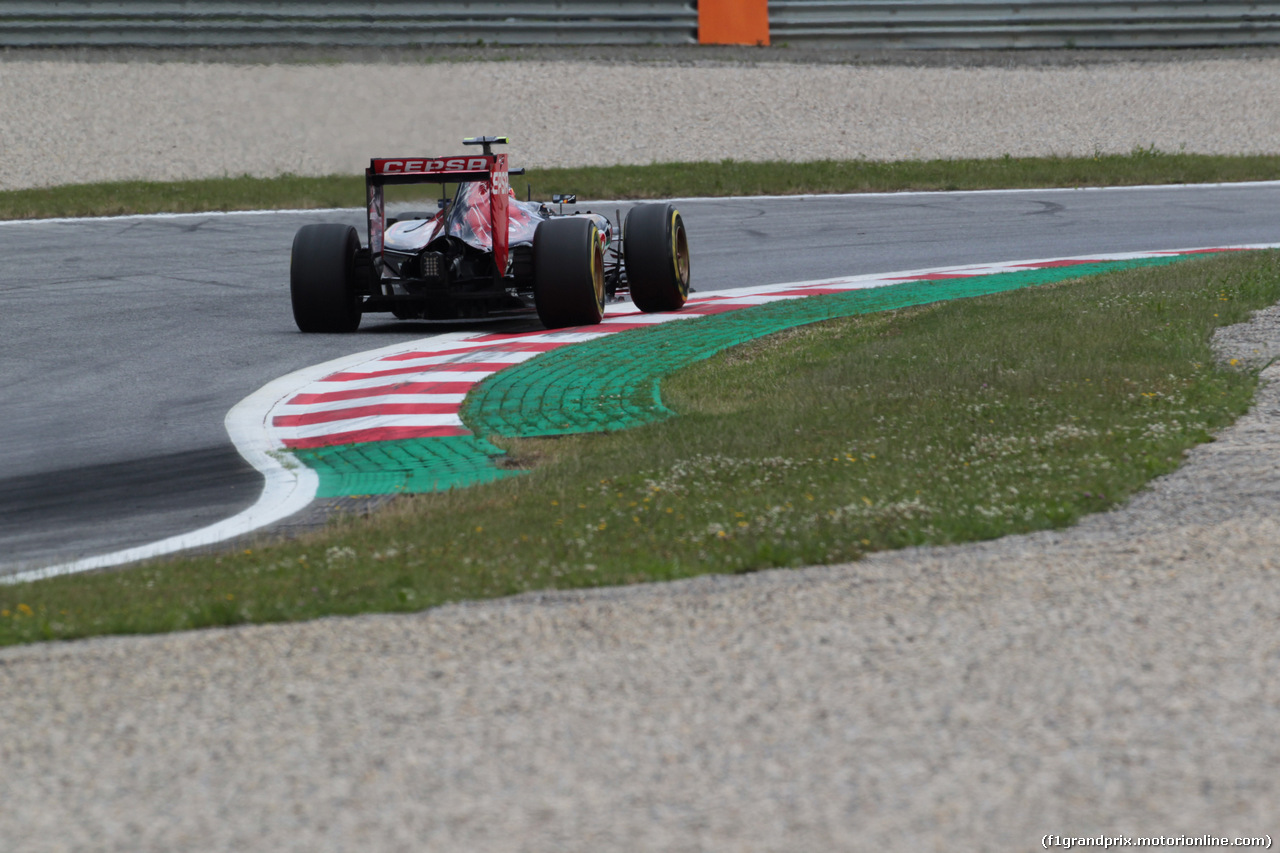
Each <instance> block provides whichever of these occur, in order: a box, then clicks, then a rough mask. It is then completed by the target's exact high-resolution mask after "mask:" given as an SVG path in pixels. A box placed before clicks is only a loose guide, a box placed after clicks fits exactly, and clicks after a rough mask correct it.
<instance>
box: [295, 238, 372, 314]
mask: <svg viewBox="0 0 1280 853" xmlns="http://www.w3.org/2000/svg"><path fill="white" fill-rule="evenodd" d="M359 249H360V237H359V236H358V235H357V234H356V229H354V228H352V227H351V226H350V225H304V226H302V227H301V228H299V229H298V233H297V236H295V237H294V238H293V254H292V259H291V261H290V263H289V295H290V297H291V299H292V301H293V320H294V322H295V323H297V324H298V328H299V329H301V330H302V331H304V332H354V331H355V330H356V329H358V328H359V327H360V313H361V312H360V293H359V291H357V290H356V287H355V257H356V252H357V251H359Z"/></svg>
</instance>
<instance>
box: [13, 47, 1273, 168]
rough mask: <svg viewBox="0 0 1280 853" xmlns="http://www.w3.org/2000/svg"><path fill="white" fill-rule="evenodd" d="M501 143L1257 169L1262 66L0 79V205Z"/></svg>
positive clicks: (529, 68) (451, 68) (446, 68)
mask: <svg viewBox="0 0 1280 853" xmlns="http://www.w3.org/2000/svg"><path fill="white" fill-rule="evenodd" d="M480 133H507V134H510V135H511V136H512V138H513V140H514V142H513V146H512V154H513V156H514V158H515V160H516V162H517V164H522V165H525V166H574V165H593V164H594V165H607V164H613V163H649V162H653V161H690V160H719V159H721V158H724V157H734V158H736V159H741V160H770V159H785V160H815V159H822V158H858V157H863V158H868V159H873V160H878V159H901V158H904V157H911V158H934V157H985V156H991V155H1000V154H1006V153H1007V154H1012V155H1049V154H1064V155H1066V154H1071V155H1089V154H1092V153H1094V152H1095V151H1100V152H1127V151H1130V150H1132V149H1133V148H1135V147H1149V146H1155V147H1156V148H1159V149H1161V150H1165V151H1179V150H1184V149H1185V150H1187V151H1192V152H1203V153H1221V154H1240V153H1271V152H1275V151H1276V150H1277V143H1276V140H1277V139H1280V58H1277V57H1275V56H1271V55H1268V56H1264V57H1262V58H1256V59H1220V60H1207V59H1201V60H1191V61H1183V62H1167V61H1166V62H1160V61H1145V62H1143V61H1115V62H1108V63H1098V64H1086V65H1065V66H1044V65H1027V64H1021V65H1016V66H992V65H972V66H964V67H948V66H934V65H929V66H920V67H912V66H906V65H875V66H862V65H843V64H836V63H832V62H827V63H817V64H797V63H788V62H783V61H773V62H756V63H750V64H727V63H723V62H720V63H716V62H704V63H701V64H690V63H682V62H676V61H659V60H654V61H649V62H643V63H630V64H622V63H599V62H596V63H591V62H584V61H552V60H548V59H534V60H525V59H513V60H511V61H506V62H478V63H465V62H464V63H458V62H438V63H431V64H414V63H407V62H402V63H396V64H385V65H382V64H368V63H348V64H338V65H319V64H301V63H295V64H276V65H249V64H225V63H192V62H187V63H182V62H167V63H130V62H120V61H111V60H104V61H92V62H89V61H86V62H65V61H49V60H42V59H31V60H28V61H10V62H0V189H12V188H19V187H32V186H44V185H50V184H58V183H80V182H88V181H101V180H124V179H137V178H154V179H158V180H171V179H178V178H185V177H217V176H221V175H239V174H251V175H275V174H279V173H281V172H294V173H297V174H327V173H346V174H356V173H359V172H360V171H361V170H362V169H363V168H364V166H365V165H366V164H367V163H368V158H369V157H370V156H371V154H379V155H383V154H387V155H389V154H390V153H392V152H406V153H428V154H430V153H440V152H449V151H454V150H456V149H457V148H458V144H459V141H460V139H461V138H462V137H464V136H473V135H476V134H480Z"/></svg>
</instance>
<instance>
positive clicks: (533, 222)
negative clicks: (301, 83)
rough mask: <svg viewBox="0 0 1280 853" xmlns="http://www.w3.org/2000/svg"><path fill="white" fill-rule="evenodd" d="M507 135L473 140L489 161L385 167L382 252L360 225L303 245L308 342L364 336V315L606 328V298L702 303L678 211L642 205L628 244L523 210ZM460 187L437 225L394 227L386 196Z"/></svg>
mask: <svg viewBox="0 0 1280 853" xmlns="http://www.w3.org/2000/svg"><path fill="white" fill-rule="evenodd" d="M506 142H507V139H506V137H501V136H482V137H479V138H476V139H467V140H464V141H463V144H464V145H475V146H481V150H482V152H483V153H480V154H468V155H461V156H456V157H399V158H393V157H386V158H375V159H374V160H372V161H371V162H370V164H369V168H368V169H366V170H365V189H366V197H367V202H368V215H369V241H368V245H367V246H361V245H360V237H359V235H358V234H357V233H356V229H355V228H353V227H351V226H350V225H340V224H339V225H333V224H325V225H305V226H303V227H302V228H301V229H299V230H298V233H297V236H295V237H294V240H293V256H292V261H291V266H290V273H289V283H290V293H291V296H292V300H293V317H294V320H295V321H296V322H297V324H298V328H299V329H301V330H302V331H304V332H353V331H355V330H356V328H358V327H359V325H360V317H361V315H363V314H367V313H372V312H375V311H388V312H390V313H392V314H393V315H395V316H396V317H398V318H400V319H402V320H408V319H425V320H446V321H448V320H454V321H456V320H462V319H469V318H477V317H503V316H511V315H518V314H528V313H532V312H534V311H536V312H537V314H538V317H539V318H540V319H541V320H542V322H543V324H544V325H545V326H546V327H547V328H560V327H563V326H584V325H591V324H594V323H598V322H600V320H601V318H602V317H603V315H604V305H605V301H606V299H608V298H610V297H615V296H619V295H622V294H624V293H629V295H630V297H631V299H632V301H633V302H634V303H635V305H636V307H637V308H639V309H640V310H641V311H671V310H674V309H676V308H679V307H681V306H682V305H684V303H685V299H687V298H688V295H689V241H688V237H687V236H686V234H685V227H684V221H683V220H682V219H681V218H680V213H679V211H677V210H676V209H675V207H674V206H672V205H670V204H665V203H656V204H654V203H650V204H640V205H636V206H635V207H633V208H632V209H631V211H630V212H629V213H628V214H627V217H626V221H625V223H623V222H619V225H620V226H621V227H620V228H619V229H618V230H617V231H616V232H615V229H614V225H613V223H612V222H611V221H610V220H609V218H608V217H606V216H603V215H601V214H599V213H591V212H581V213H563V209H564V204H574V203H575V202H576V199H575V198H574V197H573V196H553V200H554V202H557V203H559V205H560V207H559V209H558V210H553V209H552V208H551V207H549V206H547V205H546V204H543V203H539V202H532V201H519V200H517V199H516V198H515V195H514V193H513V192H512V191H511V188H510V181H509V175H512V174H517V175H518V174H523V170H516V171H514V172H512V171H510V170H508V168H507V155H506V154H495V153H493V150H492V146H494V145H498V144H504V145H505V144H506ZM419 183H435V184H442V185H443V184H457V185H458V186H457V191H456V192H455V194H454V196H453V199H452V200H449V199H447V198H444V199H441V200H440V203H439V211H438V212H436V213H434V214H426V213H421V214H418V213H408V214H401V215H400V216H399V217H398V218H395V219H388V218H387V216H386V212H385V205H384V202H383V188H384V187H386V186H388V185H393V184H419Z"/></svg>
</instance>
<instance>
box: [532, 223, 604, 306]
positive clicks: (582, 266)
mask: <svg viewBox="0 0 1280 853" xmlns="http://www.w3.org/2000/svg"><path fill="white" fill-rule="evenodd" d="M533 302H534V306H535V307H536V308H537V309H538V318H539V319H540V320H542V324H543V325H544V326H546V327H547V328H548V329H560V328H563V327H565V326H593V325H595V324H596V323H599V322H600V321H601V320H602V319H603V318H604V245H603V244H602V243H601V241H600V229H599V228H598V227H597V226H596V224H595V222H593V221H592V220H590V219H587V218H585V217H582V218H579V217H564V218H563V219H548V220H546V221H545V222H542V223H540V224H539V225H538V230H537V231H535V232H534V234H533Z"/></svg>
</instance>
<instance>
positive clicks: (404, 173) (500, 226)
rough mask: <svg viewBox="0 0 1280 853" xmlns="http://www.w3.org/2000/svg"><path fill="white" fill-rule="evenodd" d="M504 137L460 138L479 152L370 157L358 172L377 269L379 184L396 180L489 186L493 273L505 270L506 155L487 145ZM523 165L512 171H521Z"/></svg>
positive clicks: (382, 210) (382, 222)
mask: <svg viewBox="0 0 1280 853" xmlns="http://www.w3.org/2000/svg"><path fill="white" fill-rule="evenodd" d="M506 142H507V139H506V137H505V136H481V137H477V138H475V139H465V140H463V144H464V145H483V146H484V149H483V150H484V153H483V154H467V155H462V156H457V157H375V158H374V159H372V160H370V161H369V167H368V168H367V169H365V172H364V183H365V195H366V198H367V200H368V213H369V254H370V255H371V256H372V260H373V264H374V268H375V269H376V270H377V271H378V274H379V275H381V274H382V269H383V260H382V252H383V232H385V231H386V230H387V214H386V204H385V202H384V200H383V187H385V186H388V185H392V186H394V185H400V184H446V183H447V184H455V183H463V182H468V181H480V182H484V183H486V184H488V185H489V226H490V233H491V234H492V235H493V260H494V265H495V267H496V268H497V272H496V274H497V275H498V276H502V275H504V274H505V273H506V270H507V255H508V253H509V245H508V241H509V239H510V234H509V232H508V215H507V201H508V197H509V196H510V188H511V181H510V177H509V176H510V174H511V172H510V170H509V169H508V168H507V155H506V154H494V153H493V152H492V150H491V148H490V146H491V145H494V144H499V145H505V144H506ZM523 173H524V170H523V169H518V170H516V172H515V174H523Z"/></svg>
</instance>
